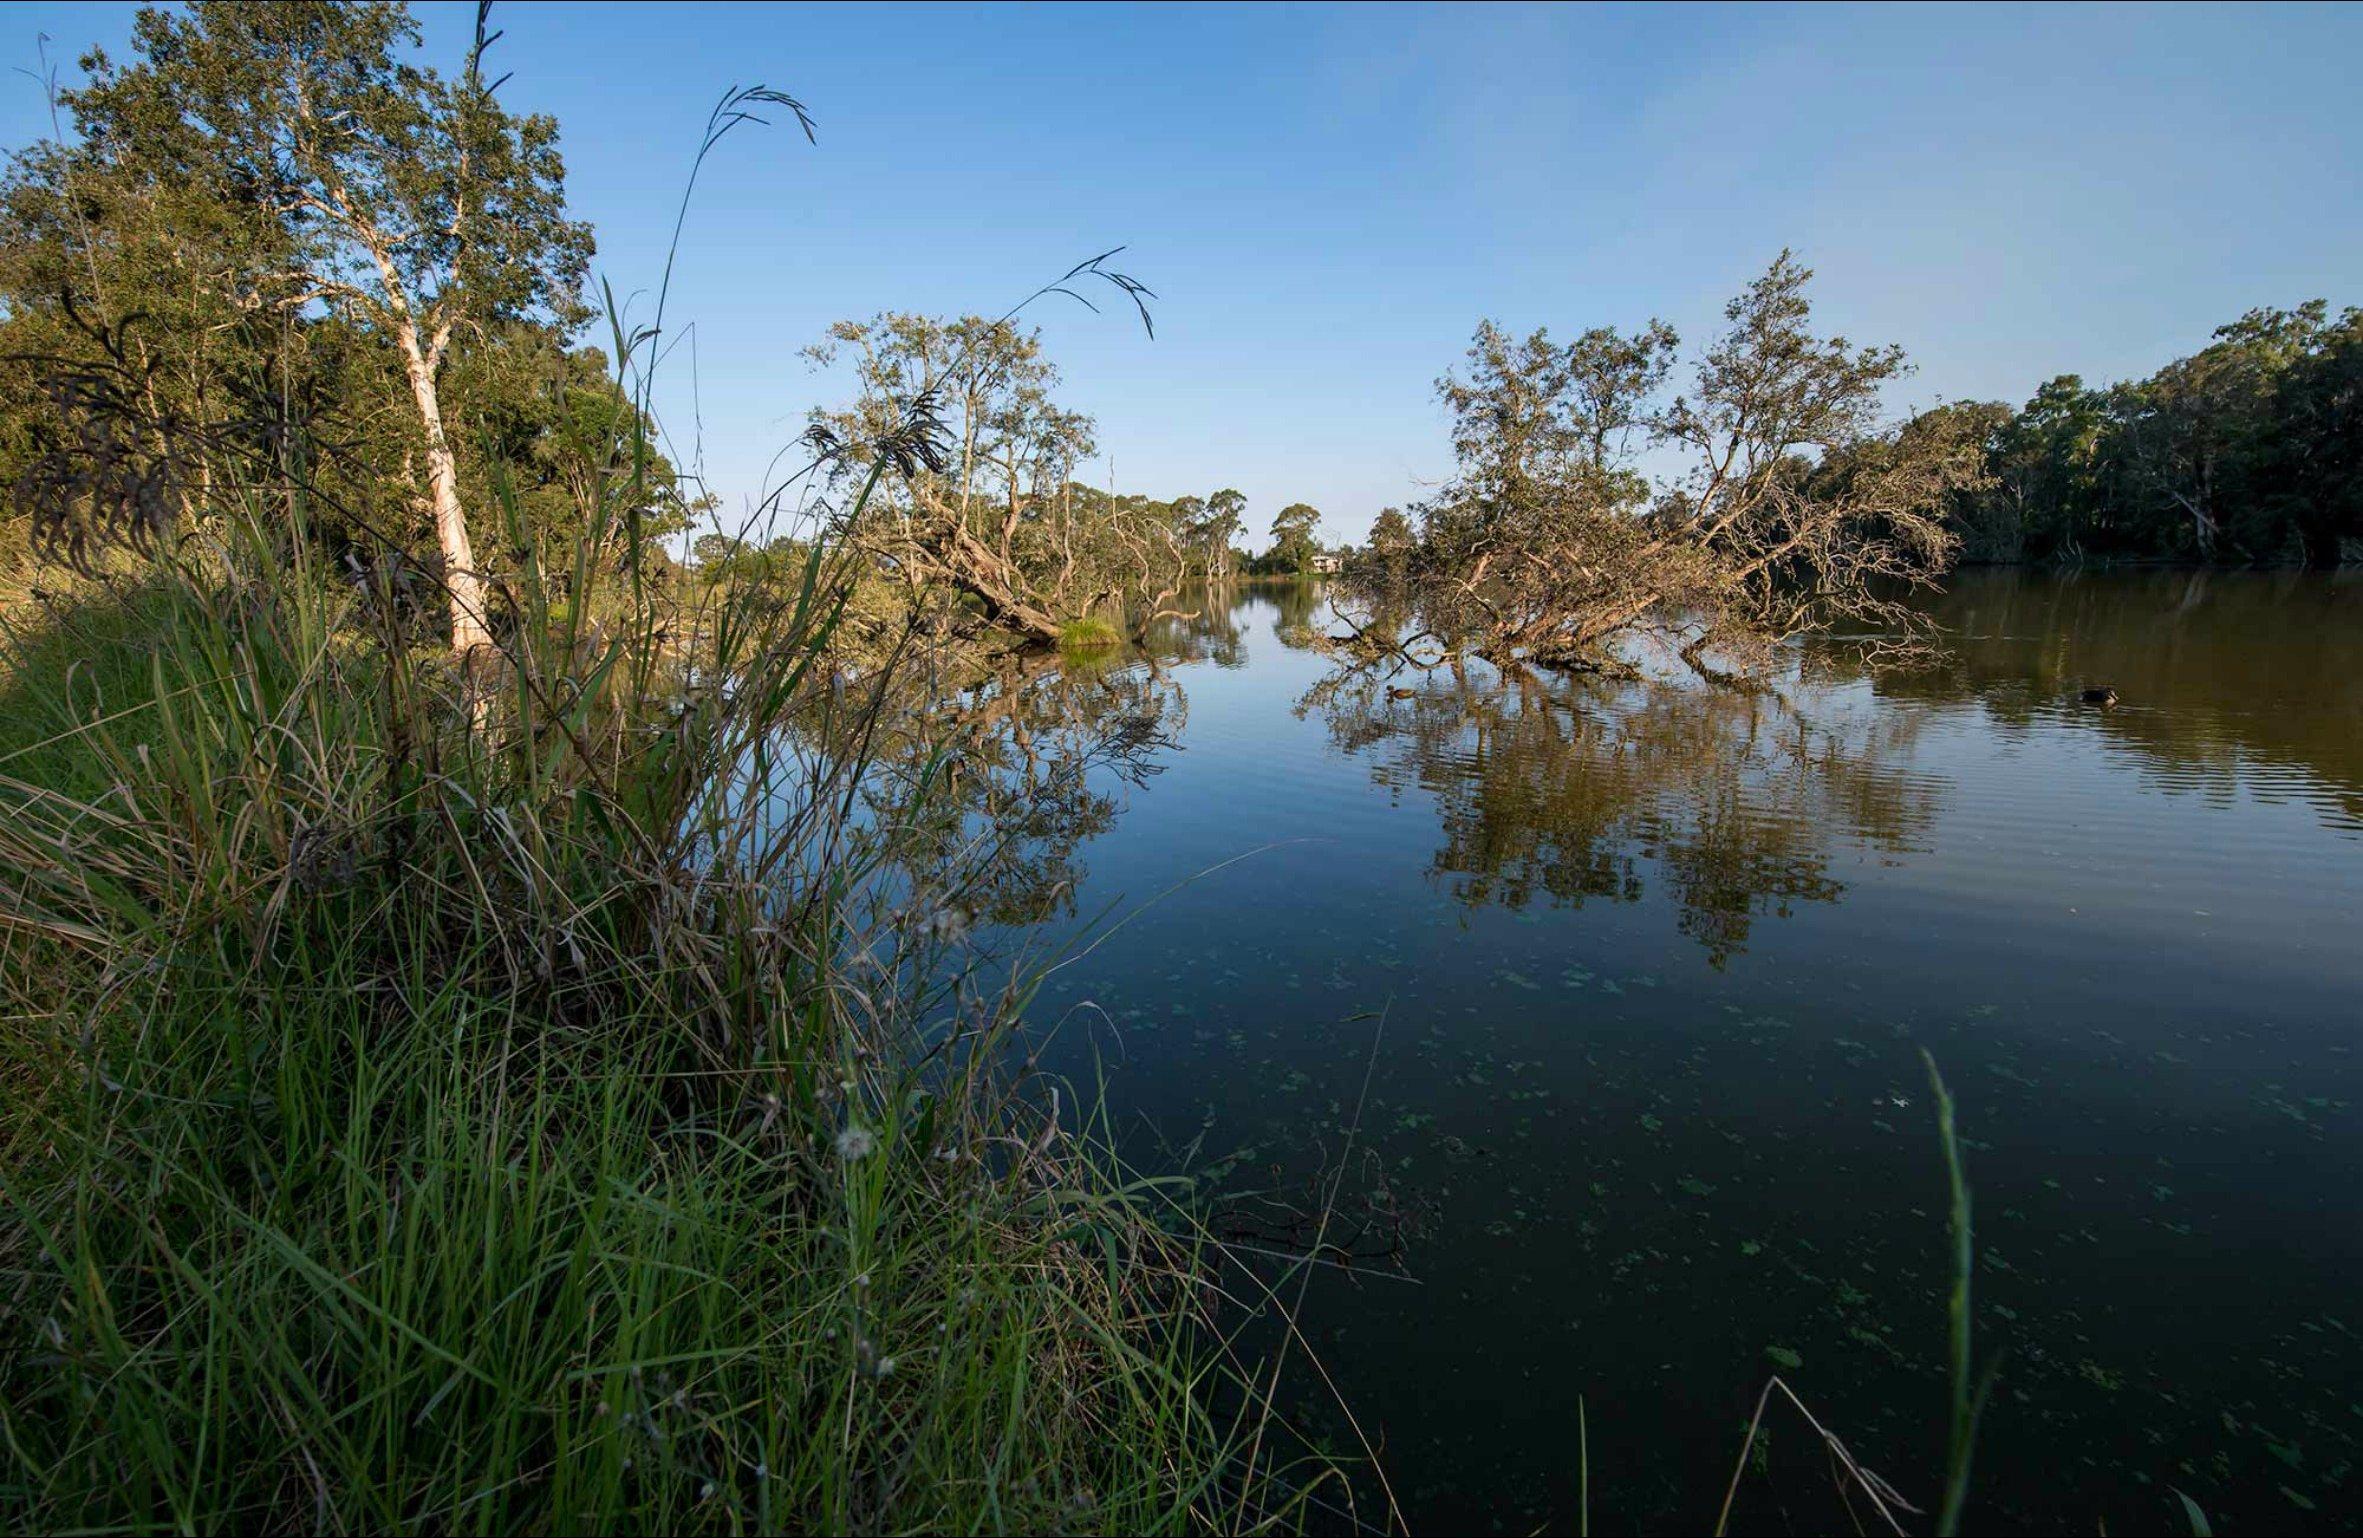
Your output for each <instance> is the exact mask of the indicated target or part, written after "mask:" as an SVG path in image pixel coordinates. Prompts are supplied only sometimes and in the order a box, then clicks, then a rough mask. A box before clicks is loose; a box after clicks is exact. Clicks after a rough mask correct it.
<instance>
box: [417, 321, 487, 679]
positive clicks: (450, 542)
mask: <svg viewBox="0 0 2363 1538" xmlns="http://www.w3.org/2000/svg"><path fill="white" fill-rule="evenodd" d="M400 340H401V343H402V354H403V364H404V366H405V369H406V370H407V372H408V373H409V375H410V393H411V395H412V397H413V398H414V399H415V400H416V401H417V402H418V417H419V425H420V426H421V427H422V428H424V429H425V434H426V450H427V484H428V487H429V490H430V491H431V492H432V494H433V497H434V504H435V543H436V544H437V545H438V546H439V547H440V548H441V549H442V552H443V587H444V591H445V592H447V593H449V594H450V595H451V649H452V650H453V651H455V652H458V653H459V654H460V655H461V656H462V657H466V656H470V655H472V654H473V653H474V652H475V651H476V649H477V648H478V647H484V646H490V645H491V644H492V631H491V630H490V629H489V628H488V627H487V626H486V624H485V609H484V579H483V577H482V576H481V575H479V574H478V572H477V570H476V547H475V545H474V544H472V543H471V542H470V541H469V539H468V519H467V514H466V513H465V511H463V510H462V508H461V507H460V500H459V465H458V463H457V462H456V461H455V460H453V458H452V456H451V440H450V439H449V438H447V437H446V436H445V435H444V432H443V399H442V394H441V392H440V391H439V390H437V389H436V386H435V373H434V370H433V369H432V368H430V367H429V366H428V364H427V360H426V356H425V354H424V353H422V352H421V351H420V350H419V345H418V333H417V332H416V331H415V330H413V329H412V328H410V327H408V326H405V327H403V328H402V334H401V338H400Z"/></svg>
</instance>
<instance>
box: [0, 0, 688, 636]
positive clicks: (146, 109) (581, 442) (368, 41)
mask: <svg viewBox="0 0 2363 1538" xmlns="http://www.w3.org/2000/svg"><path fill="white" fill-rule="evenodd" d="M496 38H497V33H484V32H480V34H479V37H478V42H477V46H476V47H475V48H473V49H472V50H471V51H470V52H469V54H468V55H467V58H466V60H465V62H464V65H463V67H462V68H461V69H460V70H459V71H458V72H457V74H456V75H454V76H446V75H443V74H441V73H439V72H437V71H436V70H434V69H432V68H425V67H421V66H419V65H417V64H415V63H413V62H412V61H411V59H410V57H409V55H410V54H411V52H412V51H413V50H415V49H416V47H417V45H418V29H417V26H416V24H415V23H414V22H413V21H412V19H411V18H410V16H409V15H408V13H407V11H406V10H404V9H403V8H402V7H400V6H396V5H385V4H335V5H330V4H322V5H288V6H244V5H231V4H216V3H207V4H200V5H197V6H194V7H191V8H189V9H188V10H186V11H164V10H150V11H144V12H142V13H141V15H140V17H139V19H138V22H137V24H136V27H135V31H134V38H133V53H134V57H133V58H132V59H131V60H129V61H128V62H117V61H116V60H113V59H111V58H108V57H107V56H105V55H104V54H101V53H95V52H94V53H92V54H91V55H89V56H88V57H87V58H86V59H85V60H84V61H83V73H84V76H85V78H84V81H83V83H82V84H80V85H79V86H77V87H75V88H72V89H68V90H65V91H63V92H61V93H60V94H59V95H58V98H57V102H58V105H59V107H60V108H61V109H62V111H63V113H64V115H65V118H66V120H67V122H68V124H69V125H70V132H69V133H68V134H67V135H66V137H65V138H63V139H62V141H60V142H48V143H40V144H35V145H33V146H31V147H29V148H27V149H25V150H22V151H20V152H18V153H17V154H16V155H15V156H13V157H12V158H11V160H10V162H9V165H8V168H7V172H6V176H5V179H4V181H0V204H4V206H5V211H6V214H7V218H6V219H5V220H0V317H4V318H0V476H5V478H6V479H7V481H8V482H9V483H10V484H11V485H12V486H14V487H16V488H18V489H19V491H20V493H21V494H22V495H21V496H20V498H19V499H18V507H17V508H16V509H15V510H13V516H11V517H10V518H9V519H7V520H6V521H5V523H4V524H0V566H9V565H13V566H16V567H20V568H21V567H22V566H23V565H24V564H25V563H26V561H27V559H28V557H29V556H30V555H31V553H32V550H33V547H34V545H35V544H36V543H46V544H48V545H50V546H53V547H56V548H59V549H71V550H73V551H76V552H78V553H80V554H83V555H85V556H87V555H88V554H89V553H90V551H91V549H92V548H94V547H95V546H96V545H103V544H105V543H109V542H116V543H120V542H123V540H124V538H125V537H126V536H129V537H130V538H131V539H132V540H133V541H134V542H138V543H141V544H142V545H143V547H144V546H145V545H147V544H152V543H153V542H154V540H155V539H156V538H160V537H163V536H164V535H165V534H166V532H167V531H168V530H169V532H170V533H171V534H172V535H173V536H174V537H178V536H182V535H186V534H189V533H192V532H198V526H199V525H201V524H202V522H203V520H204V519H205V518H206V517H207V516H208V515H209V514H211V513H212V512H213V511H215V509H214V508H213V507H211V506H210V505H209V503H208V499H207V488H209V487H214V486H219V485H226V484H253V483H255V482H256V481H258V480H261V479H268V478H270V477H273V476H276V475H279V474H282V473H287V472H290V471H292V472H295V474H296V478H297V479H298V480H299V482H300V485H301V491H302V495H303V496H304V498H305V500H306V502H307V504H308V506H307V508H306V510H305V513H304V517H305V520H306V523H307V528H308V530H309V532H310V536H311V537H314V538H317V539H320V540H322V541H325V542H328V543H330V544H332V545H336V546H340V547H351V548H353V549H354V550H355V552H356V557H355V558H356V560H357V561H359V562H360V563H361V564H363V565H365V566H374V565H380V564H383V563H384V562H386V561H388V560H389V559H394V558H396V557H397V556H400V557H405V558H409V559H411V560H413V561H414V562H418V563H421V564H429V565H432V564H434V563H440V569H442V570H443V571H444V572H445V573H446V574H447V576H448V577H449V580H450V581H451V583H452V584H453V586H454V591H455V593H456V592H457V591H458V588H459V587H460V586H461V585H463V584H465V583H476V582H478V581H480V580H485V581H490V582H492V583H494V584H496V585H497V584H498V583H499V582H501V581H502V580H504V579H506V578H508V577H510V576H512V575H513V571H512V563H511V561H510V559H509V555H508V551H509V549H510V548H511V547H510V546H509V545H508V543H507V542H506V541H503V540H500V539H497V538H494V537H492V536H494V535H497V534H498V533H499V532H500V529H499V524H500V521H501V520H500V516H499V515H498V514H497V513H496V511H495V509H496V507H497V506H498V505H499V501H500V499H501V498H502V497H504V496H508V495H513V496H514V497H515V499H516V501H517V504H518V506H519V507H520V508H521V510H522V511H523V513H524V515H525V516H526V518H527V519H528V520H529V521H531V522H532V523H533V524H534V525H535V526H536V527H537V528H540V529H542V530H544V531H545V532H547V533H549V534H551V535H552V536H553V537H555V538H559V539H562V540H564V539H570V538H571V536H572V535H574V534H576V533H579V532H580V531H581V530H582V529H584V528H585V527H587V526H588V524H589V523H590V522H591V521H592V519H593V513H592V511H591V510H590V507H589V503H588V487H589V485H590V482H591V480H592V479H593V478H594V476H595V475H596V474H597V473H598V472H599V470H600V469H601V467H602V466H603V465H605V464H606V463H607V462H608V461H612V460H613V459H614V458H615V457H616V456H618V455H619V454H622V453H624V452H626V450H627V449H633V450H635V451H644V449H645V445H646V437H647V435H646V434H645V433H642V432H640V431H639V424H638V422H637V420H636V416H637V414H636V411H635V410H634V407H633V404H632V402H631V401H630V400H629V398H628V397H627V395H626V394H625V392H624V391H622V390H621V389H620V388H619V387H618V386H617V384H616V383H615V381H614V380H613V379H611V378H610V377H608V370H607V366H606V364H605V361H604V360H603V359H602V358H601V356H600V355H599V354H598V353H597V352H596V351H592V350H582V349H576V348H574V347H572V346H571V345H570V339H571V337H572V336H573V334H574V332H575V331H576V330H578V329H579V327H580V325H581V324H582V322H583V321H584V320H585V319H586V318H587V316H588V313H589V312H588V311H587V309H586V308H585V307H584V304H583V301H582V295H581V286H582V279H583V273H584V269H585V264H586V263H587V261H588V258H589V254H590V250H591V239H590V233H589V230H588V228H587V227H586V226H584V225H582V224H580V223H578V222H575V221H573V220H570V219H569V218H568V217H567V215H566V208H565V198H564V168H563V165H562V163H561V161H560V159H559V156H558V152H557V127H556V124H555V123H554V122H553V121H551V120H550V119H549V118H547V117H542V116H536V115H521V114H515V113H511V112H508V111H507V110H506V109H504V108H503V107H502V106H501V105H500V103H499V101H498V99H497V98H496V96H495V94H494V91H495V88H496V86H497V85H498V81H489V82H488V81H487V80H486V79H485V78H484V76H483V73H482V67H481V66H482V62H483V53H484V49H485V48H486V47H487V46H489V45H490V44H491V43H492V42H493V41H494V40H495V39H496ZM133 476H135V477H136V479H135V480H134V481H133V483H132V484H131V485H130V486H129V489H130V490H131V491H134V492H137V493H138V497H137V498H136V500H137V501H138V505H137V506H136V507H130V508H127V507H124V506H117V505H112V504H113V503H114V502H120V501H122V500H124V499H123V497H122V496H121V495H120V494H121V493H123V492H124V491H125V490H126V479H127V477H133ZM640 484H642V485H643V486H644V487H645V488H646V490H645V495H646V498H647V501H648V506H646V507H644V508H641V509H638V510H635V513H634V515H633V516H632V517H630V518H627V519H624V520H621V521H618V522H615V523H614V524H612V526H611V527H610V531H609V532H610V534H611V536H613V537H614V538H617V539H620V540H623V541H625V542H627V543H629V544H630V545H631V546H632V554H633V555H634V556H636V557H646V556H648V555H649V554H651V553H652V552H654V551H655V550H656V549H658V548H659V542H660V541H661V540H662V538H663V537H664V536H665V535H667V534H668V533H671V532H673V531H676V530H678V529H681V528H684V527H686V526H687V523H688V521H689V518H690V516H691V514H692V513H693V512H694V511H696V508H695V507H694V506H693V505H692V504H691V503H690V502H689V501H688V499H687V498H685V497H684V495H683V494H682V492H681V490H680V488H679V486H678V483H677V480H676V477H675V476H674V475H673V473H672V471H671V469H670V467H669V466H666V465H664V464H663V462H662V461H661V459H657V460H656V461H655V463H654V464H653V465H652V466H651V473H649V474H648V475H646V476H645V477H642V478H641V481H640ZM26 509H30V510H31V511H32V512H34V513H35V514H37V515H38V517H39V518H40V519H45V520H46V521H47V527H46V530H36V528H35V527H33V520H29V519H27V518H26V517H25V516H24V510H26ZM37 534H40V535H44V536H45V537H44V538H42V539H38V540H37V537H36V536H37ZM284 537H285V535H284V531H283V538H284ZM479 540H481V541H482V542H483V543H484V545H485V547H486V548H485V550H484V552H483V554H482V556H481V557H479V556H478V555H477V554H476V551H475V548H474V547H475V544H476V543H477V542H478V541H479ZM601 558H602V559H603V560H605V561H607V562H609V563H610V564H613V563H615V562H618V561H620V560H622V559H624V558H625V552H624V551H622V550H620V549H610V550H608V551H604V552H602V553H601ZM488 602H489V600H486V599H484V598H483V597H482V596H481V595H480V594H479V595H478V596H477V597H476V599H475V600H474V607H475V609H476V610H477V611H478V613H477V615H476V617H477V618H478V619H479V620H480V619H481V618H482V617H483V616H482V612H481V611H483V610H484V609H485V608H486V606H487V604H488Z"/></svg>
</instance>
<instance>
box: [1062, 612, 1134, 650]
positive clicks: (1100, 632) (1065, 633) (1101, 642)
mask: <svg viewBox="0 0 2363 1538" xmlns="http://www.w3.org/2000/svg"><path fill="white" fill-rule="evenodd" d="M1123 639H1124V638H1123V637H1122V636H1121V635H1119V634H1117V632H1116V627H1115V626H1113V625H1111V624H1109V623H1108V622H1107V621H1105V620H1096V619H1076V620H1069V621H1067V622H1066V624H1064V625H1062V626H1060V627H1059V632H1058V644H1059V649H1060V650H1061V651H1104V650H1106V649H1107V648H1108V647H1111V646H1114V645H1116V644H1118V643H1119V642H1121V641H1122V640H1123Z"/></svg>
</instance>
